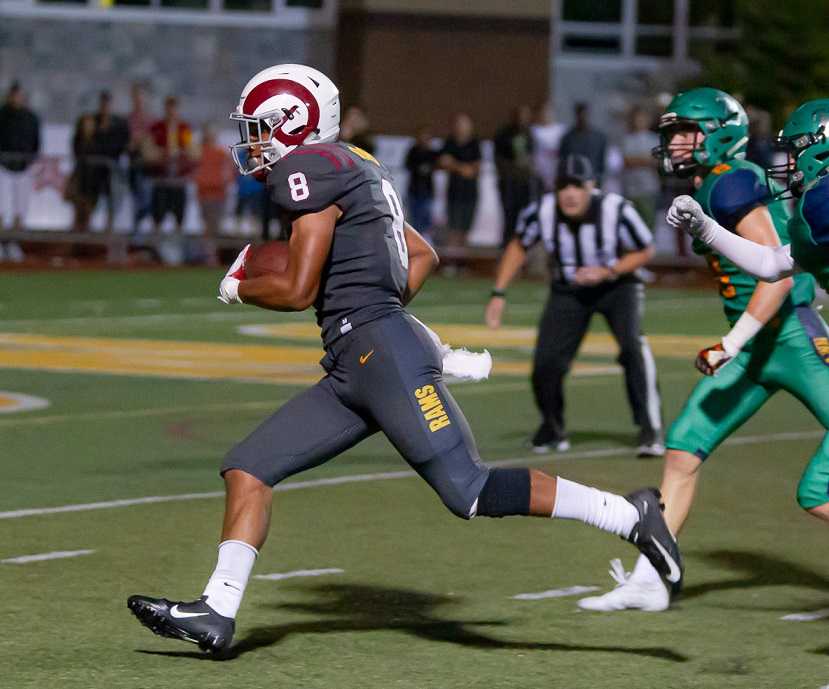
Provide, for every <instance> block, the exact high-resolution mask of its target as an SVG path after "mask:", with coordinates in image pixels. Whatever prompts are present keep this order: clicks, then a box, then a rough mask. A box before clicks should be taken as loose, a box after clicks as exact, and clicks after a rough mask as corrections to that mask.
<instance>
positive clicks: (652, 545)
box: [625, 488, 682, 594]
mask: <svg viewBox="0 0 829 689" xmlns="http://www.w3.org/2000/svg"><path fill="white" fill-rule="evenodd" d="M661 497H662V495H661V494H660V492H659V491H658V490H657V489H656V488H642V489H640V490H637V491H634V492H633V493H631V494H630V495H626V496H625V499H626V500H627V501H628V502H629V503H630V504H631V505H633V506H634V507H635V508H636V510H637V512H639V521H638V522H636V526H634V527H633V531H631V532H630V535H629V536H628V537H627V539H626V540H628V541H630V542H631V543H633V545H635V546H636V547H637V548H639V551H640V552H641V553H642V554H643V555H644V556H645V557H646V558H648V560H650V562H651V564H652V565H653V566H654V568H655V569H656V571H657V572H659V573H660V574H661V575H662V576H663V577H664V578H665V579H666V580H667V582H668V583H669V584H670V585H671V592H672V593H673V594H677V593H679V591H680V589H681V588H682V554H681V553H680V552H679V545H677V542H676V539H675V538H674V537H673V536H672V535H671V532H670V530H669V529H668V525H667V524H666V523H665V518H664V517H663V516H662V510H663V509H664V506H663V505H662V504H661V503H660V501H659V499H660V498H661Z"/></svg>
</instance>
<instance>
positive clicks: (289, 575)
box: [253, 567, 345, 581]
mask: <svg viewBox="0 0 829 689" xmlns="http://www.w3.org/2000/svg"><path fill="white" fill-rule="evenodd" d="M344 573H345V570H344V569H338V568H337V567H330V568H329V569H296V570H294V571H293V572H274V573H273V574H254V575H253V578H254V579H265V580H267V581H282V580H283V579H293V578H294V577H321V576H324V575H326V574H344Z"/></svg>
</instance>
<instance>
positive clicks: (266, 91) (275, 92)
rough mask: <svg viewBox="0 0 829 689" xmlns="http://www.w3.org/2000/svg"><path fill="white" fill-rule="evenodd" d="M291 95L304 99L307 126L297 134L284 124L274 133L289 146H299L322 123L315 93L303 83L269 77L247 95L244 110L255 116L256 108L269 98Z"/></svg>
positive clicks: (246, 113) (245, 112)
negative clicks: (285, 127) (306, 110)
mask: <svg viewBox="0 0 829 689" xmlns="http://www.w3.org/2000/svg"><path fill="white" fill-rule="evenodd" d="M283 94H284V95H289V96H293V97H294V98H296V99H298V100H300V101H302V103H303V104H304V105H305V107H306V108H307V109H308V121H307V123H306V124H305V126H304V127H303V128H302V129H301V130H300V131H298V132H297V133H296V134H289V133H288V132H286V131H285V130H284V126H285V125H283V126H282V127H279V128H278V129H277V130H276V131H275V132H274V134H273V136H274V138H275V139H277V140H279V141H281V142H282V143H283V144H285V145H287V146H298V145H299V144H301V143H303V142H304V141H305V139H306V137H307V136H308V135H309V134H311V133H312V132H313V131H315V130H316V129H317V127H318V126H319V123H320V106H319V103H317V99H316V98H314V95H313V94H312V93H311V92H310V91H309V90H308V89H307V88H305V87H304V86H303V85H302V84H300V83H298V82H296V81H293V80H292V79H268V81H263V82H262V83H261V84H257V85H256V86H255V87H254V88H253V89H251V92H250V93H249V94H248V95H247V96H246V97H245V102H244V103H243V104H242V112H243V113H244V114H245V115H248V116H253V113H254V112H256V109H257V108H258V107H259V106H260V105H262V103H264V102H265V101H266V100H268V99H269V98H273V97H274V96H279V95H283Z"/></svg>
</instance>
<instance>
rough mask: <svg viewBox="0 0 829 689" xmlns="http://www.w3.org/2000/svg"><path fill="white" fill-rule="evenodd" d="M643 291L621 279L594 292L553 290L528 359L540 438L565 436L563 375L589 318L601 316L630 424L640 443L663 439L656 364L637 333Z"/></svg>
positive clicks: (573, 356)
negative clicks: (619, 370) (613, 345)
mask: <svg viewBox="0 0 829 689" xmlns="http://www.w3.org/2000/svg"><path fill="white" fill-rule="evenodd" d="M644 298H645V290H644V285H643V284H642V283H641V282H638V281H635V280H623V281H619V282H614V283H606V284H603V285H598V286H596V287H579V288H573V287H568V286H558V285H553V287H552V289H551V292H550V298H549V300H548V301H547V304H546V306H545V307H544V313H543V315H542V317H541V324H540V326H539V329H538V340H537V342H536V347H535V356H534V359H533V372H532V384H533V392H534V393H535V401H536V404H537V405H538V408H539V410H540V411H541V415H542V419H543V421H542V430H544V433H543V434H544V435H549V436H551V437H553V438H564V437H566V432H565V425H564V385H563V383H564V375H565V374H566V373H567V371H569V370H570V364H571V363H572V362H573V359H574V358H575V356H576V353H577V352H578V348H579V345H580V344H581V341H582V339H584V335H585V333H586V332H587V328H588V326H589V325H590V319H591V318H592V317H593V314H594V313H600V314H602V315H603V316H604V317H605V320H606V321H607V324H608V326H609V327H610V330H611V332H612V333H613V336H614V338H615V339H616V342H617V343H618V345H619V350H620V351H619V358H618V362H619V364H620V365H621V366H622V367H623V368H624V372H625V385H626V388H627V396H628V400H629V402H630V406H631V410H632V412H633V421H634V423H635V424H636V425H637V426H639V428H640V438H639V440H640V442H642V443H651V442H661V440H662V411H661V402H660V399H659V388H658V385H657V381H656V365H655V363H654V359H653V354H652V353H651V350H650V346H649V345H648V342H647V340H646V339H645V337H644V335H643V334H642V315H643V312H644Z"/></svg>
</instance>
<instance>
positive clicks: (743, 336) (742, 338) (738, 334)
mask: <svg viewBox="0 0 829 689" xmlns="http://www.w3.org/2000/svg"><path fill="white" fill-rule="evenodd" d="M764 325H765V323H763V322H762V321H759V320H757V319H756V318H755V317H754V316H752V315H751V314H750V313H749V312H748V311H743V315H742V316H740V317H739V318H738V319H737V322H736V323H735V324H734V327H733V328H731V330H729V331H728V334H727V335H725V336H724V337H723V339H722V346H723V349H724V350H725V353H726V354H728V355H729V356H736V355H737V354H738V353H739V352H740V350H741V349H742V348H743V347H745V344H746V342H748V341H749V340H750V339H751V338H752V337H754V336H755V335H756V334H757V333H759V332H760V330H762V328H763V326H764Z"/></svg>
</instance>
